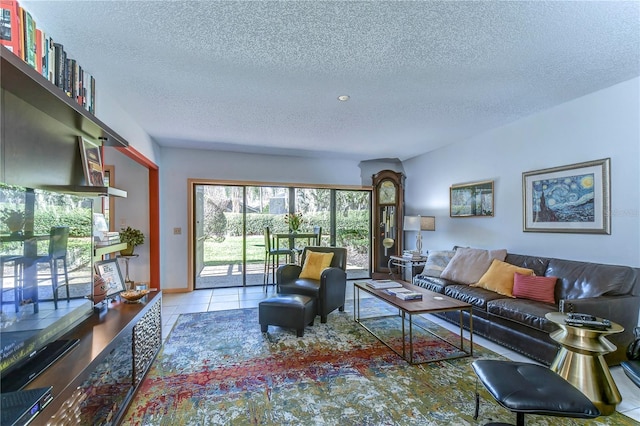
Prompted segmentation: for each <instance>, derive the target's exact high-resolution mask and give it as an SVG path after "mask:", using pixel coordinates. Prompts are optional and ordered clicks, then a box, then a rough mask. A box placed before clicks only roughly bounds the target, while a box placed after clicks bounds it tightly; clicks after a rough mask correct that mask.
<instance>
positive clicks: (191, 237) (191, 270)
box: [187, 179, 373, 291]
mask: <svg viewBox="0 0 640 426" xmlns="http://www.w3.org/2000/svg"><path fill="white" fill-rule="evenodd" d="M197 185H212V186H239V187H242V188H243V208H242V234H243V238H242V270H243V273H242V287H247V282H246V261H247V259H246V253H247V240H246V232H247V228H246V221H247V218H246V214H247V206H246V202H247V188H248V187H284V188H287V189H288V193H289V201H290V202H289V208H288V211H289V212H292V213H293V212H295V204H294V203H295V189H296V188H306V189H329V190H331V192H330V194H331V195H330V230H328V233H324V231H323V234H325V235H329V238H330V243H329V244H330V245H331V246H335V244H336V224H337V220H336V207H337V205H336V204H337V203H336V192H337V191H340V190H345V191H364V192H369V205H370V206H371V200H372V187H371V186H356V185H325V184H308V183H286V182H256V181H233V180H217V179H188V188H189V195H188V200H189V202H188V206H187V210H188V212H187V217H188V218H189V223H188V246H189V249H188V259H187V260H188V268H187V273H188V277H187V291H193V290H195V289H196V288H195V273H196V271H195V269H196V268H195V252H196V246H195V244H196V241H195V233H194V231H195V220H196V211H195V201H196V197H195V188H196V186H197ZM368 216H369V223H370V224H371V220H372V218H371V207H370V208H369V214H368ZM369 228H371V226H369ZM372 241H373V238H372V230H371V229H369V262H368V267H369V275H370V274H371V264H372V262H371V255H372V254H371V253H372V246H371V244H372ZM236 287H240V286H236Z"/></svg>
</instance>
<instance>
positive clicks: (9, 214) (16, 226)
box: [0, 209, 24, 235]
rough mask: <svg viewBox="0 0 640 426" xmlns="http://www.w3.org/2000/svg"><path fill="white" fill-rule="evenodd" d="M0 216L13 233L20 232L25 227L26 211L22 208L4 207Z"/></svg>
mask: <svg viewBox="0 0 640 426" xmlns="http://www.w3.org/2000/svg"><path fill="white" fill-rule="evenodd" d="M0 218H1V219H2V221H3V222H4V223H5V225H7V228H9V232H11V234H12V235H15V234H19V233H20V231H22V228H23V227H24V212H22V211H20V210H11V209H3V210H2V212H0Z"/></svg>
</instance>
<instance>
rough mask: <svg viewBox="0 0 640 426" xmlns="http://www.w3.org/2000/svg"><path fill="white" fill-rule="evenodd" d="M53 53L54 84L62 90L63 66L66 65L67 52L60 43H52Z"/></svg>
mask: <svg viewBox="0 0 640 426" xmlns="http://www.w3.org/2000/svg"><path fill="white" fill-rule="evenodd" d="M53 46H54V52H55V53H54V55H55V64H56V65H55V84H56V86H58V88H60V89H62V90H64V80H65V78H64V75H65V67H66V66H67V53H66V52H65V51H64V46H63V45H62V44H60V43H53Z"/></svg>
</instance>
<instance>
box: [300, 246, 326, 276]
mask: <svg viewBox="0 0 640 426" xmlns="http://www.w3.org/2000/svg"><path fill="white" fill-rule="evenodd" d="M332 259H333V253H320V252H317V251H307V254H306V255H305V258H304V265H303V266H302V272H300V277H299V278H309V279H311V280H319V279H320V275H322V271H324V270H325V269H326V268H328V267H329V265H331V260H332Z"/></svg>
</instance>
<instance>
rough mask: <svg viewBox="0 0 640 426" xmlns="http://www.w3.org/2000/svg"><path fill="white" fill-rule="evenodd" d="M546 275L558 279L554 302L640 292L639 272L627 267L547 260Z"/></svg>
mask: <svg viewBox="0 0 640 426" xmlns="http://www.w3.org/2000/svg"><path fill="white" fill-rule="evenodd" d="M545 275H547V276H551V275H553V276H556V277H558V278H560V280H561V282H560V285H559V286H558V288H556V300H560V299H579V298H585V297H598V296H620V295H626V294H629V293H631V294H637V293H638V291H639V290H640V286H638V285H637V284H636V283H637V282H638V280H639V278H638V270H637V269H636V268H631V267H628V266H619V265H607V264H601V263H589V262H579V261H575V260H563V259H550V260H549V266H548V267H547V271H546V273H545ZM634 286H635V288H634Z"/></svg>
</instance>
